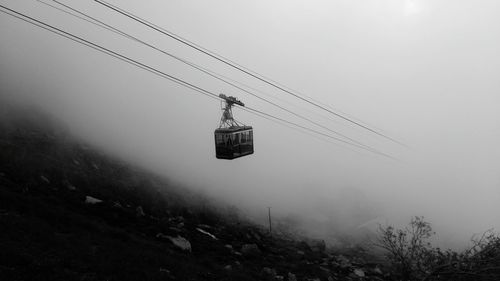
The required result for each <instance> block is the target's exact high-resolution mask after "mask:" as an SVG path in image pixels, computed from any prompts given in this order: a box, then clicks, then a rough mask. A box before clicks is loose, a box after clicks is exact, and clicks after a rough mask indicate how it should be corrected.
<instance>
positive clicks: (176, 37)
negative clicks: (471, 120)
mask: <svg viewBox="0 0 500 281" xmlns="http://www.w3.org/2000/svg"><path fill="white" fill-rule="evenodd" d="M94 1H95V2H97V3H99V4H101V5H103V6H105V7H107V8H109V9H111V10H114V11H115V12H118V13H120V14H122V15H124V16H126V17H128V18H130V19H133V20H135V21H137V22H139V23H141V24H143V25H145V26H147V27H149V28H151V29H153V30H156V31H158V32H160V33H162V34H164V35H166V36H168V37H170V38H172V39H174V40H176V41H178V42H181V43H182V44H184V45H187V46H189V47H191V48H193V49H195V50H197V51H199V52H201V53H203V54H205V55H207V56H210V57H212V58H213V59H216V60H218V61H220V62H222V63H224V64H226V65H228V66H230V67H232V68H234V69H236V70H238V71H240V72H243V73H245V74H247V75H249V76H251V77H253V78H255V79H257V80H260V81H261V82H263V83H265V84H268V85H270V86H272V87H274V88H276V89H278V90H280V91H282V92H284V93H286V94H288V95H291V96H293V97H295V98H297V99H299V100H302V101H303V102H306V103H308V104H310V105H312V106H315V107H317V108H319V109H321V110H323V111H326V112H328V113H330V114H333V115H334V116H337V117H339V118H341V119H343V120H345V121H347V122H349V123H352V124H354V125H356V126H358V127H361V128H363V129H365V130H368V131H370V132H372V133H374V134H376V135H379V136H381V137H383V138H385V139H388V140H390V141H392V142H394V143H397V144H399V145H402V146H405V147H407V145H406V144H404V143H402V142H400V141H398V140H396V139H394V138H392V137H389V136H388V135H386V134H383V133H381V132H378V131H376V130H374V129H372V128H370V127H368V126H366V125H363V124H361V123H360V122H358V121H355V120H353V119H351V118H349V117H346V116H345V115H343V114H340V113H338V112H335V111H333V110H331V109H329V108H327V107H325V106H322V105H321V104H319V103H317V102H314V101H313V100H311V99H307V98H305V97H303V95H300V94H298V93H297V92H296V91H292V90H290V89H289V88H288V87H284V86H281V85H280V84H278V83H276V82H274V81H273V80H271V79H269V78H266V77H265V76H263V75H261V74H259V73H257V72H255V71H253V70H250V69H248V68H246V67H243V66H241V65H239V64H237V63H234V62H233V61H231V60H229V59H227V58H225V57H223V56H221V55H218V54H217V53H215V52H213V51H210V50H208V49H206V48H204V47H202V46H200V45H199V44H195V43H193V42H191V41H189V40H186V39H184V38H182V37H181V36H179V35H177V34H175V33H173V32H171V31H168V30H166V29H164V28H162V27H160V26H158V25H155V24H153V23H151V22H149V21H147V20H145V19H142V18H140V17H138V16H136V15H134V14H132V13H131V12H128V11H126V10H124V9H122V8H119V7H118V6H115V5H112V4H110V3H108V2H106V1H103V0H94Z"/></svg>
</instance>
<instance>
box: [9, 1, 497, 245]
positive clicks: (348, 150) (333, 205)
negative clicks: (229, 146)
mask: <svg viewBox="0 0 500 281" xmlns="http://www.w3.org/2000/svg"><path fill="white" fill-rule="evenodd" d="M0 2H1V4H2V5H4V6H8V7H10V8H12V9H15V10H17V11H20V12H22V13H26V14H28V15H30V16H33V17H34V18H37V19H39V20H42V21H44V22H47V23H49V24H52V25H54V26H57V27H58V28H61V29H63V30H66V31H69V32H71V33H74V34H76V35H78V36H81V37H84V38H86V39H88V40H90V41H93V42H96V43H98V44H101V45H103V46H105V47H107V48H110V49H113V50H116V51H117V52H120V53H123V54H125V55H127V56H130V57H132V58H134V59H137V60H140V61H142V62H144V63H147V64H149V65H151V66H153V67H155V68H158V69H161V70H162V71H165V72H166V73H169V74H172V75H174V76H176V77H180V78H182V79H185V80H187V81H190V82H192V83H194V84H196V85H199V86H201V87H203V88H205V89H208V90H210V91H212V92H214V93H224V94H226V95H233V96H237V97H238V98H239V99H240V100H242V101H243V102H244V103H245V104H246V105H247V106H249V107H252V108H256V109H259V110H262V111H265V112H268V113H271V114H273V115H276V116H280V117H282V118H286V119H287V120H290V121H293V122H297V123H300V124H304V125H306V126H311V127H313V126H312V125H310V124H307V123H305V122H303V120H300V119H297V118H296V117H294V116H293V115H290V114H288V113H286V112H283V111H280V110H279V109H277V108H275V107H271V106H270V105H268V104H265V103H263V102H262V101H261V100H258V99H256V98H254V97H252V96H250V95H248V94H246V93H244V92H241V91H238V90H237V89H234V88H231V87H230V86H228V85H226V84H223V83H221V82H220V81H217V80H215V79H213V78H210V77H208V76H207V75H204V74H202V73H200V72H197V71H196V70H194V69H192V68H189V67H188V66H186V65H184V64H181V63H180V62H178V61H175V60H173V59H171V58H169V57H167V56H165V55H162V54H161V53H158V52H155V51H154V50H151V49H149V48H147V47H145V46H143V45H140V44H138V43H136V42H133V41H130V40H128V39H125V38H123V37H120V36H118V35H116V34H114V33H111V32H109V31H106V30H103V29H101V28H99V27H96V26H94V25H91V24H89V23H87V22H84V21H81V20H80V19H77V18H74V17H72V16H70V15H67V14H64V13H61V12H60V11H57V10H54V9H52V8H51V7H49V6H47V5H44V4H42V3H40V2H37V1H28V0H26V1H0ZM46 2H47V3H52V4H54V3H53V2H51V1H49V0H46ZM61 2H63V3H65V4H67V5H71V6H72V7H74V8H77V9H79V10H81V11H84V12H86V13H88V14H90V15H92V16H94V17H96V18H99V19H100V20H103V21H105V22H106V23H108V24H111V25H113V26H116V27H117V28H120V29H123V30H125V31H127V32H128V33H131V34H134V36H137V37H139V38H141V39H142V40H144V41H147V42H151V43H153V44H155V45H157V46H160V47H161V48H162V49H165V50H168V51H169V52H172V53H173V54H176V55H178V56H180V57H182V58H185V59H188V60H190V61H193V62H196V63H197V64H200V65H202V66H203V67H206V68H209V69H211V70H213V71H216V72H217V73H220V74H223V75H225V76H228V77H230V78H231V79H235V80H237V81H241V82H242V83H245V84H248V85H250V86H252V87H254V88H255V89H257V90H259V91H261V92H263V93H262V94H260V93H258V94H259V95H262V96H263V97H266V98H269V99H270V100H273V101H275V102H277V103H279V104H282V105H283V106H286V107H287V108H290V109H291V110H293V111H294V112H297V113H300V114H303V115H304V116H307V117H308V118H311V119H314V120H315V121H317V122H320V123H321V124H324V125H325V126H328V127H330V128H332V129H334V130H336V131H338V132H341V133H342V134H345V135H348V136H349V137H351V138H354V139H356V140H358V141H360V142H362V143H364V144H366V145H369V146H372V147H374V148H376V149H378V150H380V151H383V152H384V153H387V154H390V155H392V156H394V157H396V158H397V159H399V160H398V161H393V160H390V159H387V158H384V157H381V156H379V155H376V154H372V153H369V152H366V151H363V150H359V149H356V148H353V147H349V146H346V145H343V144H340V143H335V142H333V143H332V141H331V140H326V139H325V138H323V137H315V136H312V135H311V134H310V133H304V132H301V131H300V130H294V129H290V128H288V127H286V126H283V125H281V124H278V123H275V122H271V121H269V120H267V119H263V118H261V117H259V116H256V115H253V114H250V113H248V112H245V111H243V110H238V109H237V108H236V109H235V110H234V115H235V118H236V119H237V120H238V121H241V122H243V123H245V124H247V125H251V126H253V127H254V136H255V140H254V145H255V154H253V155H251V156H248V157H243V158H240V159H237V160H233V161H222V160H218V159H216V158H215V149H214V140H213V131H214V129H215V128H216V127H217V126H218V124H219V120H220V115H221V104H220V102H218V101H216V100H213V99H210V98H207V97H205V96H203V95H200V94H199V93H197V92H194V91H192V90H190V89H187V88H185V87H182V86H179V85H177V84H175V83H173V82H170V81H168V80H166V79H163V78H160V77H158V76H155V75H152V74H151V73H149V72H146V71H144V70H141V69H139V68H136V67H133V66H131V65H129V64H126V63H124V62H122V61H119V60H117V59H115V58H112V57H110V56H107V55H104V54H102V53H100V52H97V51H95V50H92V49H90V48H87V47H85V46H82V45H80V44H77V43H75V42H73V41H70V40H67V39H65V38H62V37H60V36H57V35H55V34H53V33H50V32H48V31H45V30H42V29H40V28H37V27H34V26H32V25H29V24H27V23H25V22H22V21H20V20H18V19H15V18H13V17H10V16H8V15H5V14H3V13H2V14H0V38H1V39H0V93H1V100H2V101H1V102H2V103H22V104H29V105H34V106H37V107H41V108H43V109H45V110H47V111H48V112H50V113H51V114H52V115H54V116H56V117H58V118H59V119H61V120H62V122H64V124H65V125H66V126H67V127H68V128H70V130H71V132H72V133H73V134H75V135H77V136H79V137H81V138H82V139H84V140H85V141H88V142H90V143H92V144H94V145H96V146H98V147H100V148H102V149H104V150H106V151H108V152H110V153H112V154H113V155H117V156H119V157H121V158H124V159H127V160H129V161H131V162H133V163H137V164H139V165H142V166H144V167H147V168H149V169H151V170H153V171H155V172H158V173H160V174H163V175H166V176H167V177H168V178H170V179H171V180H172V181H174V182H178V183H182V185H184V186H186V187H189V188H192V189H195V190H200V191H202V192H204V193H206V194H208V195H210V196H211V197H214V198H218V199H220V200H222V201H225V202H228V203H230V204H234V205H235V206H238V207H239V208H241V209H242V210H243V211H245V212H247V213H248V214H250V216H252V217H254V218H255V219H256V220H257V221H259V222H260V223H262V224H265V223H266V219H267V217H266V216H267V207H268V206H270V207H271V208H272V209H271V210H272V213H273V215H274V216H277V217H300V218H301V221H302V223H305V227H306V228H307V229H308V230H309V231H310V233H312V234H314V235H328V234H331V233H336V232H344V231H346V230H349V231H354V232H355V231H356V230H357V229H360V227H359V226H360V225H362V227H363V226H367V225H370V222H380V223H383V224H384V223H390V224H397V225H400V224H406V223H407V222H408V221H409V220H410V217H411V216H413V215H423V216H425V217H426V219H427V220H428V221H430V222H431V223H432V224H433V226H434V229H435V230H436V231H437V233H438V240H439V241H438V242H439V243H444V244H445V245H450V246H453V245H457V244H456V243H461V244H464V243H466V241H467V240H468V239H469V238H470V236H471V235H472V234H474V233H480V232H483V231H485V230H487V229H490V228H496V229H497V230H498V229H499V227H500V220H499V215H498V214H499V213H500V204H498V202H499V201H500V147H499V145H498V144H499V143H500V110H499V109H498V108H499V105H500V80H499V79H498V77H500V55H499V53H498V50H499V49H500V17H499V16H500V3H499V2H498V1H493V0H491V1H486V0H484V1H451V0H446V1H445V0H443V1H430V0H429V1H417V0H380V1H368V0H364V1H347V0H344V1H326V0H325V1H289V0H286V1H285V0H279V1H251V2H248V1H210V2H207V1H159V0H158V1H146V2H145V1H141V3H140V4H139V3H138V2H137V1H110V3H112V4H114V5H118V6H119V7H121V8H123V9H125V10H128V11H131V12H133V13H134V14H137V15H139V16H141V17H142V18H145V19H147V20H149V21H151V22H153V23H155V24H157V25H159V26H161V27H164V28H166V29H167V30H170V31H173V32H174V33H176V34H179V35H181V36H182V37H184V38H186V39H188V40H191V41H193V42H195V43H197V44H200V45H201V46H203V47H205V48H207V49H209V50H212V51H214V52H216V53H218V54H221V55H223V56H224V57H226V58H229V59H231V60H233V61H235V62H238V63H239V64H241V65H244V66H246V67H248V68H250V69H252V70H256V71H257V72H259V73H261V74H263V75H265V76H266V77H270V78H272V79H273V80H275V81H278V82H279V83H281V84H284V85H286V86H287V87H289V88H291V89H294V90H296V91H298V92H300V93H301V94H303V95H304V96H308V97H311V98H312V99H314V100H318V101H321V102H322V103H325V104H328V105H330V106H332V107H333V108H335V109H336V110H337V111H339V112H344V113H345V114H347V115H348V116H350V117H353V118H355V119H356V120H361V121H362V122H363V124H366V125H368V126H370V127H372V128H376V129H377V130H380V131H382V132H383V133H384V134H387V135H389V136H391V137H393V138H395V139H397V140H399V141H401V142H403V143H405V144H406V145H407V146H408V147H409V148H406V147H403V146H400V145H398V144H395V143H393V142H390V141H388V140H386V139H383V138H381V137H379V136H377V135H374V134H373V133H370V132H367V131H366V130H363V129H362V128H360V127H355V126H354V125H353V124H350V123H347V122H345V121H343V120H341V119H339V118H335V117H333V116H329V115H328V114H327V113H326V112H321V111H319V110H318V109H317V108H313V107H311V106H308V105H307V104H305V103H303V102H300V101H299V100H297V99H294V98H293V97H291V96H289V95H286V94H284V93H283V92H279V91H277V90H276V89H273V88H271V87H268V86H266V85H265V84H263V83H261V82H258V81H256V80H255V79H251V78H249V77H248V76H245V75H243V74H242V73H240V72H236V71H235V70H233V69H231V68H229V67H227V66H225V65H223V64H221V63H220V62H217V61H215V60H213V59H210V58H208V57H207V56H204V55H202V54H200V53H199V52H196V51H194V50H192V49H190V48H188V47H186V46H185V45H182V44H180V43H178V42H176V41H174V40H172V39H169V38H168V37H166V36H163V35H161V34H159V33H157V32H154V31H153V30H151V29H147V28H146V27H144V26H141V25H139V24H138V23H136V22H133V21H132V20H130V19H127V18H125V17H123V16H121V15H119V14H117V13H116V12H113V11H111V10H109V9H106V8H105V7H104V6H102V5H99V4H98V3H96V2H94V1H67V0H64V1H61ZM372 224H373V223H372ZM461 244H459V245H461Z"/></svg>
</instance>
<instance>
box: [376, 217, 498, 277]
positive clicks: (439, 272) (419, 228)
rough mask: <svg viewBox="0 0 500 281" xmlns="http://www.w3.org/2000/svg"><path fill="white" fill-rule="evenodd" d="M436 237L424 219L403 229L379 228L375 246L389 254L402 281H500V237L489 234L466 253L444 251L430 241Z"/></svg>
mask: <svg viewBox="0 0 500 281" xmlns="http://www.w3.org/2000/svg"><path fill="white" fill-rule="evenodd" d="M433 234H435V233H434V232H433V231H432V227H431V225H430V223H428V222H426V221H424V218H423V217H413V218H412V219H411V221H410V223H409V225H408V226H407V227H405V228H403V229H396V228H394V227H393V226H381V225H380V226H379V229H378V236H377V238H376V241H375V242H374V245H375V246H377V247H380V248H383V249H385V250H386V251H387V258H388V260H389V261H390V262H391V265H392V267H393V269H394V273H395V275H396V276H397V277H398V279H402V280H425V281H430V280H467V281H469V280H500V236H499V235H498V234H496V233H494V232H493V231H491V230H490V231H486V232H484V233H483V234H482V235H480V236H474V237H473V238H472V239H471V242H472V246H471V247H470V248H468V249H467V250H465V251H462V252H456V251H453V250H445V251H443V250H441V249H440V248H437V247H432V245H431V244H430V243H429V242H428V239H429V238H430V237H431V236H432V235H433Z"/></svg>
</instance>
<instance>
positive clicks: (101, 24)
mask: <svg viewBox="0 0 500 281" xmlns="http://www.w3.org/2000/svg"><path fill="white" fill-rule="evenodd" d="M37 1H38V2H40V3H43V4H46V5H48V6H50V7H52V8H55V9H57V10H59V11H62V12H64V13H67V14H69V15H72V16H74V17H77V18H79V19H82V20H84V21H86V22H89V23H91V24H93V25H96V26H99V27H101V28H104V29H106V30H109V31H111V32H113V33H115V34H118V35H120V36H123V37H125V38H128V39H130V40H133V41H135V42H138V43H140V44H143V45H145V46H147V47H149V48H152V49H154V50H156V51H158V52H161V53H162V54H164V55H167V56H169V57H171V58H173V59H175V60H177V61H180V62H182V63H184V64H186V65H188V66H190V67H192V68H195V69H197V70H198V71H201V72H203V73H205V74H206V75H209V76H210V77H212V78H215V79H217V80H219V81H221V82H223V83H225V84H227V85H230V86H232V87H234V88H236V89H238V90H240V91H243V92H245V93H247V94H249V95H251V96H253V97H255V98H257V99H259V100H262V101H264V102H266V103H268V104H271V105H273V106H275V107H277V108H279V109H281V110H283V111H285V112H287V113H289V114H292V115H294V116H296V117H298V118H300V119H302V120H305V121H307V122H309V123H311V124H314V125H316V126H318V127H320V128H322V129H325V130H327V131H329V132H331V133H333V134H335V135H338V136H340V137H343V138H345V139H347V140H349V141H351V142H353V143H356V144H358V145H361V146H364V147H365V148H368V149H373V148H371V147H370V146H368V145H365V144H363V143H361V142H359V141H357V140H355V139H353V138H351V137H348V136H346V135H344V134H342V133H339V132H337V131H335V130H333V129H331V128H329V127H327V126H324V125H322V124H320V123H318V122H316V121H314V120H312V119H310V118H307V117H305V116H303V115H301V114H298V113H296V112H294V111H292V110H290V109H287V108H285V107H283V106H281V105H279V104H277V103H275V102H272V101H270V100H268V99H265V98H263V97H261V96H259V95H257V94H255V93H253V92H251V91H249V90H247V89H245V88H243V87H241V86H239V85H237V84H235V83H234V82H231V81H229V79H228V78H226V77H223V76H222V75H221V74H218V73H216V72H214V71H211V70H208V69H206V68H204V67H202V66H200V65H197V64H195V63H193V62H191V61H188V60H186V59H183V58H180V57H178V56H176V55H174V54H172V53H170V52H167V51H165V50H163V49H160V48H159V47H157V46H154V45H152V44H150V43H148V42H145V41H143V40H141V39H139V38H137V37H135V36H133V35H131V34H129V33H126V32H125V31H122V30H120V29H118V28H116V27H114V26H112V25H109V24H107V23H105V22H103V21H101V20H99V19H96V18H95V17H92V16H90V15H88V14H86V13H83V12H81V11H79V10H78V9H75V8H73V7H71V6H69V5H66V4H64V3H61V2H60V1H57V0H51V1H53V2H55V3H57V4H59V5H61V6H63V7H65V8H67V9H69V10H71V11H73V12H75V13H78V14H79V15H81V16H79V15H76V14H73V13H71V12H68V11H65V10H63V9H60V8H58V7H55V6H53V5H50V4H48V3H46V2H45V1H42V0H37ZM82 16H83V17H82ZM84 17H85V18H84ZM88 19H90V20H88ZM244 86H246V87H249V86H247V85H244Z"/></svg>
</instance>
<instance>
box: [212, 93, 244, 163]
mask: <svg viewBox="0 0 500 281" xmlns="http://www.w3.org/2000/svg"><path fill="white" fill-rule="evenodd" d="M219 97H220V98H221V99H223V100H224V102H225V106H223V107H222V117H221V120H220V124H219V128H217V129H216V130H215V132H214V136H215V157H217V159H228V160H231V159H235V158H238V157H242V156H246V155H250V154H253V128H252V127H251V126H246V125H241V124H239V123H238V122H236V120H234V118H233V112H232V107H233V105H235V104H237V105H240V106H245V105H244V104H243V103H242V102H241V101H239V100H237V99H236V98H235V97H232V96H229V97H227V96H226V95H224V94H220V95H219Z"/></svg>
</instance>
